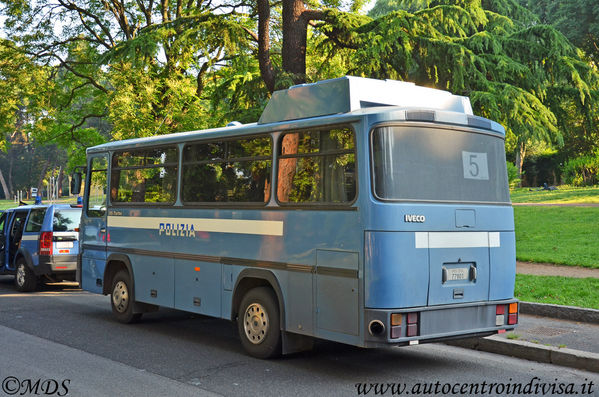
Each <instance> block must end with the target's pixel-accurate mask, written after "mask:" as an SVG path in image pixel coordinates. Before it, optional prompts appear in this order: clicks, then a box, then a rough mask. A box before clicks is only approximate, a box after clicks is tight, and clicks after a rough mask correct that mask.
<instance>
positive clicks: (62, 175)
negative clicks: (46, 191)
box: [56, 165, 64, 198]
mask: <svg viewBox="0 0 599 397" xmlns="http://www.w3.org/2000/svg"><path fill="white" fill-rule="evenodd" d="M63 177H64V168H63V167H62V165H61V166H60V168H59V169H58V181H57V185H58V192H57V195H56V198H61V197H62V178H63Z"/></svg>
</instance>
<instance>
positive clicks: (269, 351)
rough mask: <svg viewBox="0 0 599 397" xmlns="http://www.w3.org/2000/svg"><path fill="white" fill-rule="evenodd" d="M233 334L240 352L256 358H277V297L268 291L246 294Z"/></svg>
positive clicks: (278, 334)
mask: <svg viewBox="0 0 599 397" xmlns="http://www.w3.org/2000/svg"><path fill="white" fill-rule="evenodd" d="M237 330H238V332H239V336H240V338H241V344H242V345H243V347H244V349H245V350H246V351H247V352H248V353H249V354H250V355H251V356H254V357H257V358H272V357H277V356H279V355H281V328H280V314H279V305H278V303H277V297H276V296H275V294H274V292H273V290H272V289H270V288H267V287H258V288H254V289H251V290H249V291H248V292H247V293H246V294H245V296H244V297H243V299H242V300H241V304H240V305H239V315H238V319H237Z"/></svg>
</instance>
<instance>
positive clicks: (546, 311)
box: [520, 302, 599, 324]
mask: <svg viewBox="0 0 599 397" xmlns="http://www.w3.org/2000/svg"><path fill="white" fill-rule="evenodd" d="M520 313H522V314H534V315H537V316H542V317H551V318H559V319H562V320H570V321H582V322H585V323H592V324H599V310H596V309H583V308H580V307H574V306H562V305H552V304H548V303H533V302H520Z"/></svg>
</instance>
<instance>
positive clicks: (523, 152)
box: [516, 143, 526, 187]
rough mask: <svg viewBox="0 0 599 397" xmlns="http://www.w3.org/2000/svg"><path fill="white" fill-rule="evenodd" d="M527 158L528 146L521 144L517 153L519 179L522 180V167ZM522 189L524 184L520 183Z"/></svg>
mask: <svg viewBox="0 0 599 397" xmlns="http://www.w3.org/2000/svg"><path fill="white" fill-rule="evenodd" d="M525 156H526V144H525V143H520V146H519V147H518V151H517V152H516V167H518V178H520V180H522V166H523V165H524V157H525ZM520 187H522V182H520Z"/></svg>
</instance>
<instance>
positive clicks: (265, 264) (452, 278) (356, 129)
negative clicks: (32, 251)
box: [79, 77, 517, 354]
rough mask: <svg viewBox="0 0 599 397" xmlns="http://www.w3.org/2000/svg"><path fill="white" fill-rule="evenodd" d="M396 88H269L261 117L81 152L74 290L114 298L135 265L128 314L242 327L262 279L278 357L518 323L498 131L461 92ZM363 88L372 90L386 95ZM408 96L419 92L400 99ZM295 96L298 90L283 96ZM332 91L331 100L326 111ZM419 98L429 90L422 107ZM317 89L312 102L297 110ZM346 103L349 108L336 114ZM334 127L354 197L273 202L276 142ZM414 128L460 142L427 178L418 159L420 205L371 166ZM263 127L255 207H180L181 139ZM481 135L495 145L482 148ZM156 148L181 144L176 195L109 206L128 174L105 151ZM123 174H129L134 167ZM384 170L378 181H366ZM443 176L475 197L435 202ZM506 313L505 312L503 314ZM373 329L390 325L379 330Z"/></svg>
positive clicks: (353, 81) (336, 84)
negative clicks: (349, 138) (378, 143)
mask: <svg viewBox="0 0 599 397" xmlns="http://www.w3.org/2000/svg"><path fill="white" fill-rule="evenodd" d="M405 84H407V83H400V82H388V81H387V82H380V81H377V80H370V79H357V78H347V77H346V78H341V79H334V80H329V81H327V82H324V83H316V84H312V85H310V84H309V85H304V86H299V87H294V88H291V89H290V90H289V91H282V92H280V93H277V94H276V95H273V99H272V100H271V103H270V104H269V105H268V106H269V107H267V109H266V110H265V113H264V115H263V118H261V122H259V123H254V124H249V125H242V126H232V127H227V128H219V129H213V130H206V131H192V132H185V133H178V134H171V135H166V136H160V137H152V138H143V139H133V140H128V141H119V142H111V143H107V144H104V145H100V146H97V147H93V148H90V149H88V151H87V155H88V164H87V169H88V176H87V179H86V180H87V182H88V183H87V185H88V186H87V187H86V192H85V194H84V211H83V215H82V225H81V232H80V241H81V257H80V268H79V274H80V279H81V284H82V288H83V289H85V290H88V291H91V292H95V293H104V294H110V293H112V292H113V291H112V288H113V285H112V284H113V278H114V276H115V274H116V273H117V272H118V271H119V270H122V271H124V272H127V273H130V276H131V287H130V288H131V293H134V296H135V301H136V302H138V303H139V304H141V306H140V305H137V306H136V308H135V310H136V311H139V312H141V311H143V309H144V307H145V308H148V307H155V306H163V307H170V308H175V309H180V310H185V311H189V312H194V313H200V314H204V315H209V316H214V317H220V318H224V319H230V320H236V317H237V316H238V315H240V313H238V311H239V310H238V309H239V305H240V302H241V300H242V299H243V294H244V293H247V291H249V290H252V289H254V290H255V289H260V287H261V286H267V287H269V288H271V289H272V291H273V293H274V296H276V298H277V302H276V304H277V305H278V306H279V311H280V314H281V319H280V324H279V328H280V329H281V330H282V332H283V334H282V336H283V351H284V352H291V351H294V350H298V349H300V348H299V347H297V346H300V345H301V346H306V344H302V343H299V344H298V345H297V346H294V344H293V343H292V341H293V340H294V339H293V338H296V337H297V336H298V335H299V336H304V337H317V338H324V339H330V340H335V341H339V342H343V343H348V344H352V345H356V346H363V347H376V346H386V345H389V344H392V345H403V344H408V343H422V342H430V341H437V340H443V339H448V338H455V337H465V336H473V335H487V334H492V333H497V332H499V331H503V330H507V329H512V328H514V326H515V325H516V323H517V312H516V313H511V314H512V315H514V314H515V316H516V317H513V316H512V317H510V318H511V320H509V321H510V322H509V323H508V315H509V314H510V313H508V306H507V305H509V304H512V303H516V302H517V301H516V300H515V299H514V297H513V291H514V278H515V236H514V221H513V210H512V207H511V205H510V202H509V195H508V194H507V193H506V192H507V178H506V176H505V157H504V156H505V155H504V152H503V139H504V135H505V133H504V130H503V128H502V127H501V126H499V125H498V124H497V123H494V122H491V121H489V120H485V119H482V118H479V117H476V116H473V115H472V114H471V108H470V105H469V102H468V100H467V98H462V97H457V96H452V95H451V94H449V93H446V92H442V91H437V90H432V89H421V90H422V91H419V90H420V89H419V88H418V87H415V86H412V85H409V84H408V85H405ZM369 87H370V88H369ZM372 87H375V88H376V87H379V88H380V90H379V92H376V90H373V89H372ZM350 88H351V89H350ZM390 88H392V89H391V90H389V89H390ZM397 89H400V91H397V92H396V91H395V90H397ZM403 89H405V90H408V91H406V92H409V93H416V94H418V93H420V94H423V95H424V97H422V98H420V97H419V96H418V95H413V96H411V97H410V96H409V95H408V96H406V95H402V91H401V90H403ZM293 90H298V91H295V92H296V93H300V92H301V95H291V94H289V93H291V92H293ZM331 95H334V96H336V99H335V100H334V101H333V102H334V103H332V108H327V106H326V103H327V99H328V98H329V97H330V96H331ZM377 95H378V96H379V99H378V100H377ZM427 95H428V96H429V98H432V99H431V100H427V98H426V96H427ZM311 96H313V97H314V98H315V99H314V103H316V104H320V105H318V106H314V103H311V104H310V106H306V107H302V106H300V105H301V104H302V102H301V101H302V100H303V101H305V100H310V98H311ZM337 96H338V98H337ZM329 99H330V98H329ZM344 100H345V101H346V102H347V103H344V102H343V101H344ZM298 101H300V102H298ZM331 101H332V100H331ZM271 105H272V106H271ZM433 105H434V106H436V107H432V106H433ZM339 109H342V110H341V111H344V113H341V114H337V113H336V112H338V111H340V110H339ZM302 112H305V113H302ZM333 113H335V114H333ZM277 115H279V116H280V117H279V116H277ZM302 115H303V116H302ZM277 117H279V118H278V119H277ZM333 126H344V127H347V128H350V129H351V131H352V133H353V139H354V145H355V149H354V151H355V172H354V174H355V175H356V176H355V178H356V180H357V182H356V197H355V199H354V200H352V201H350V202H347V203H345V204H339V203H330V204H326V203H325V204H321V205H314V204H312V203H303V204H302V203H299V204H281V203H279V201H278V200H277V173H278V172H279V170H278V162H279V161H281V162H282V164H284V163H283V160H281V159H284V158H285V157H281V156H284V153H279V151H278V149H279V147H280V145H281V141H282V137H283V135H284V134H286V133H291V132H295V131H304V130H314V129H319V130H326V129H329V128H332V127H333ZM385 128H386V129H385ZM403 129H405V132H404V130H403ZM420 131H422V132H421V134H423V135H422V136H425V135H426V134H429V135H430V137H431V138H427V139H433V137H440V138H439V139H446V138H447V137H449V138H451V139H450V140H449V141H448V144H447V145H448V146H451V145H454V146H455V145H458V144H457V143H456V142H455V141H456V140H457V141H459V142H462V140H463V142H464V145H465V146H464V148H460V146H459V145H458V146H456V147H455V148H454V149H451V150H454V151H455V153H454V152H452V153H453V154H452V156H453V157H451V158H449V157H448V159H445V160H443V161H449V162H450V163H448V164H452V167H453V168H452V169H449V168H438V169H436V171H435V168H434V167H435V164H420V165H419V166H421V167H424V168H426V169H423V170H419V169H414V170H411V171H410V172H411V173H412V174H413V175H416V179H415V180H413V181H410V182H409V183H411V184H412V185H411V186H413V187H414V190H418V189H419V186H420V187H423V193H422V194H425V195H428V196H427V197H426V199H418V198H417V197H416V198H409V197H408V198H394V197H392V195H393V194H410V192H403V191H401V188H397V186H394V185H392V184H389V183H390V182H388V181H387V179H388V178H395V177H396V176H395V172H397V175H398V176H397V177H400V176H401V177H405V175H403V174H402V172H403V171H402V167H403V168H405V167H406V166H405V165H404V166H401V167H400V168H399V169H391V170H390V172H392V173H393V176H392V177H391V176H388V175H386V174H385V175H380V172H379V171H377V170H378V168H377V170H375V167H384V166H387V165H386V164H382V163H381V161H382V160H380V159H378V160H375V154H374V150H375V144H374V140H375V139H385V140H388V141H389V142H391V143H392V144H393V145H396V143H393V142H394V141H393V140H394V139H395V140H399V141H398V143H397V145H400V146H397V148H388V147H382V149H381V150H386V151H387V152H385V153H382V152H381V156H383V155H384V156H391V157H393V156H396V154H397V153H401V144H400V143H401V140H406V139H408V141H407V142H411V143H409V144H413V145H416V146H418V145H422V142H419V141H418V139H419V136H420V135H418V134H420ZM375 134H377V135H376V137H375ZM410 134H411V135H410ZM256 135H265V136H270V137H271V139H272V142H273V143H272V152H273V154H272V155H271V157H270V159H272V161H271V169H270V175H271V176H270V179H269V181H270V182H269V183H270V184H269V185H267V186H268V188H269V189H268V190H269V192H270V198H269V200H268V201H267V202H266V203H264V205H246V204H239V203H237V204H230V203H225V204H223V203H213V204H210V203H203V204H202V203H201V204H190V205H186V204H184V202H183V201H184V200H183V199H182V194H183V193H182V187H181V183H182V179H183V175H182V174H183V170H182V168H183V167H182V166H181V161H183V159H184V154H183V152H184V150H185V149H186V148H187V147H188V146H189V145H193V144H195V143H202V142H212V141H215V140H216V141H219V142H220V140H223V139H224V140H229V139H236V138H238V139H241V138H243V137H251V136H256ZM410 136H412V138H409V137H410ZM323 139H324V138H323ZM409 139H411V141H409ZM435 139H436V138H435ZM497 142H499V143H497ZM487 143H488V145H490V146H493V147H490V146H489V149H488V150H487V149H486V147H487ZM428 145H429V146H430V148H431V150H433V151H434V150H436V151H438V152H439V153H438V155H435V156H437V157H439V158H443V157H444V156H445V157H447V155H446V154H445V152H444V151H443V145H439V144H437V143H436V141H435V140H434V139H433V140H430V142H429V144H428ZM165 146H173V147H176V148H177V150H178V152H177V153H178V157H179V162H178V169H177V177H176V186H177V190H178V191H177V192H176V193H177V194H175V195H174V196H173V197H172V201H171V202H168V203H150V204H144V205H140V204H126V203H115V202H113V200H112V199H111V197H110V195H111V194H112V192H111V188H113V187H114V186H113V185H115V184H116V185H119V184H122V183H125V182H122V178H121V177H119V178H121V179H119V180H118V181H117V180H116V177H115V175H116V176H119V175H123V174H120V173H117V172H116V171H115V170H114V166H113V165H111V164H112V162H113V161H114V157H115V156H117V155H119V156H123V155H122V154H121V153H125V152H127V151H131V150H137V149H144V148H162V147H165ZM423 147H428V146H423ZM473 148H474V149H473ZM477 148H478V149H477ZM323 150H324V149H323ZM391 150H400V152H397V153H395V152H391ZM449 150H450V149H448V152H449ZM476 150H478V152H477V151H476ZM460 151H461V153H460ZM483 151H484V152H483ZM377 155H378V154H377ZM426 155H427V156H432V157H431V158H433V159H434V158H435V156H433V155H430V154H429V153H426ZM391 157H390V158H391ZM164 158H165V157H162V159H163V160H164ZM298 158H299V157H298ZM339 158H340V157H339ZM493 159H494V160H493ZM417 160H418V159H416V160H415V161H417ZM296 161H299V160H296ZM323 161H324V160H323ZM377 161H378V163H377ZM440 161H441V160H440ZM103 167H104V168H103ZM450 168H451V167H450ZM122 169H123V170H125V171H127V168H122ZM163 169H165V170H166V168H163ZM119 170H120V169H119ZM131 170H133V171H131V172H130V174H131V175H134V174H135V168H131ZM421 171H422V172H423V173H424V174H426V173H427V172H428V173H429V174H427V175H429V176H430V175H433V177H432V179H431V180H418V178H417V177H418V175H419V173H420V172H421ZM118 172H123V171H118ZM161 172H165V173H168V171H161ZM323 172H324V171H323ZM377 172H379V174H378V176H377V178H379V179H380V181H379V182H380V186H379V182H377V181H376V180H375V177H374V176H375V173H377ZM452 172H453V175H454V177H455V175H456V173H457V175H458V176H459V175H461V173H462V172H463V173H464V176H463V179H464V182H463V188H464V189H471V190H472V189H473V190H472V191H473V196H472V197H474V198H475V199H473V200H470V199H469V197H470V196H469V195H464V193H463V192H461V191H460V189H456V188H455V187H454V186H453V185H448V187H447V189H449V190H452V189H453V190H452V191H451V192H448V193H447V194H448V195H451V194H453V195H454V196H456V197H457V196H459V197H465V198H466V199H463V200H454V199H451V200H447V199H445V198H444V197H443V194H444V192H440V195H439V197H438V199H437V197H436V196H434V194H433V195H431V194H432V193H430V191H432V192H433V193H434V189H435V186H434V185H435V184H438V185H439V186H441V185H443V183H445V181H444V180H443V179H444V178H443V177H442V178H439V179H435V175H436V173H439V174H443V173H452ZM467 172H470V175H469V174H467ZM125 174H126V172H125ZM424 174H423V175H424ZM102 175H104V176H103V178H105V179H104V180H106V181H111V182H110V184H107V186H104V188H103V189H102V188H99V189H96V190H95V193H94V192H91V193H90V191H91V190H93V189H94V186H95V185H93V183H91V182H90V180H91V179H90V178H94V177H98V176H100V177H101V176H102ZM127 175H128V174H127ZM294 175H295V174H294ZM323 175H325V174H323ZM489 175H491V176H489ZM160 178H163V177H162V176H161V177H160ZM330 178H333V177H330ZM343 178H345V175H344V176H343ZM381 178H382V179H381ZM408 178H410V176H408ZM485 178H486V179H485ZM113 179H114V180H113ZM458 179H459V178H458ZM98 180H103V179H101V178H100V179H98ZM331 180H332V179H331ZM343 180H344V181H345V179H343ZM350 180H351V179H350ZM479 180H480V181H482V182H481V183H482V184H484V183H489V184H493V183H495V184H496V186H499V187H498V188H496V190H497V192H496V195H497V197H498V198H499V199H497V200H494V199H493V198H491V199H489V198H488V197H487V196H485V194H487V193H485V192H483V193H484V194H483V193H480V192H477V191H476V189H477V186H479V185H478V184H479ZM127 183H128V182H127ZM144 183H145V182H144ZM427 183H429V184H433V186H431V189H429V190H430V191H429V190H427V186H424V185H426V184H427ZM383 184H387V185H385V186H387V187H388V191H382V192H383V194H389V195H390V197H383V198H381V197H378V194H379V192H378V190H377V189H379V188H380V187H381V186H383ZM90 186H91V187H90ZM123 186H124V185H123ZM480 186H482V185H480ZM485 186H486V185H485ZM121 187H122V186H121V185H119V188H121ZM344 189H345V188H344ZM503 189H505V191H504V190H503ZM487 190H488V189H487ZM109 192H111V193H110V194H109ZM479 193H480V194H479ZM492 193H493V192H491V193H489V194H492ZM144 194H145V193H144ZM165 194H168V193H165ZM415 194H416V193H415ZM418 194H420V193H418ZM94 200H95V201H94ZM94 214H95V215H94ZM107 258H108V260H107ZM110 258H113V259H110ZM240 291H242V292H240ZM143 305H146V306H143ZM148 305H151V306H148ZM502 310H504V311H505V314H499V313H500V312H501V311H502ZM512 311H513V310H512ZM408 313H412V314H411V315H409V316H408ZM393 314H395V317H392V315H393ZM392 318H395V319H397V318H401V325H393V324H392V323H391V319H392ZM514 318H515V319H516V321H515V322H514ZM408 320H409V323H408ZM379 323H380V324H381V325H382V326H383V330H381V332H380V333H379V332H377V331H378V329H377V327H376V325H377V324H379ZM373 324H374V325H373ZM414 332H415V334H413V333H414ZM409 334H410V335H409ZM242 338H243V336H242ZM300 339H301V338H300ZM250 353H251V354H253V353H252V352H250Z"/></svg>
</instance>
